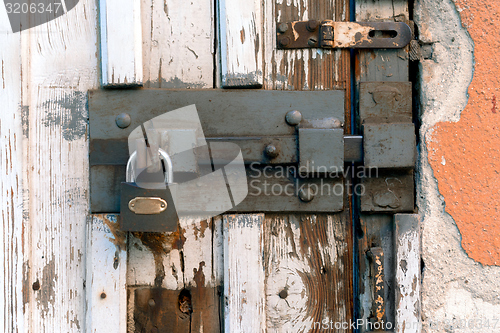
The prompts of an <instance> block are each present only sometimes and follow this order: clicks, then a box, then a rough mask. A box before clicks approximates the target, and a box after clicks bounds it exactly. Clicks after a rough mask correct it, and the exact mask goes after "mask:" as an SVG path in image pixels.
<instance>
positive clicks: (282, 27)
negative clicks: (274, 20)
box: [278, 22, 288, 34]
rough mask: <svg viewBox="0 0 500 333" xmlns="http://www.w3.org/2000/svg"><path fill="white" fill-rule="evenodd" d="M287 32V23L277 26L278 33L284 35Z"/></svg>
mask: <svg viewBox="0 0 500 333" xmlns="http://www.w3.org/2000/svg"><path fill="white" fill-rule="evenodd" d="M287 30H288V23H285V22H283V23H281V24H280V25H279V26H278V32H280V33H282V34H284V33H285V32H287Z"/></svg>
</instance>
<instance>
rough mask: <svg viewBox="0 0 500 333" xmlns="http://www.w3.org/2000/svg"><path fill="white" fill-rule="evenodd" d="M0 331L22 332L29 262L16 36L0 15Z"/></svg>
mask: <svg viewBox="0 0 500 333" xmlns="http://www.w3.org/2000/svg"><path fill="white" fill-rule="evenodd" d="M0 45H2V47H1V48H0V71H1V80H0V105H1V111H0V179H1V182H0V210H1V212H2V219H1V224H0V241H1V243H2V247H1V249H0V265H1V273H0V292H1V296H0V331H2V332H16V331H21V332H23V331H25V320H24V311H25V305H26V303H25V302H26V296H27V294H28V293H31V292H32V289H31V288H32V287H31V284H30V283H29V282H28V281H26V275H27V274H28V269H29V261H28V254H27V253H26V252H27V250H29V248H30V244H29V243H28V242H27V239H26V238H25V236H26V231H25V229H24V226H25V221H24V218H23V210H22V207H23V149H22V147H23V140H24V137H23V126H22V123H21V121H22V119H23V117H26V112H27V110H28V109H27V106H26V105H25V104H23V99H22V96H23V95H22V77H21V71H22V65H23V63H22V59H21V57H20V56H19V50H20V49H21V45H22V40H21V34H19V33H12V32H11V27H10V25H9V20H8V18H7V13H6V12H5V11H0Z"/></svg>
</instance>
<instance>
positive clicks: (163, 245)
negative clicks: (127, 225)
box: [132, 225, 186, 287]
mask: <svg viewBox="0 0 500 333" xmlns="http://www.w3.org/2000/svg"><path fill="white" fill-rule="evenodd" d="M185 233H186V230H185V229H183V228H181V227H180V226H179V225H177V230H176V231H175V232H172V233H156V232H133V233H132V235H134V237H136V238H138V239H140V240H141V242H142V244H144V246H146V247H147V248H148V249H149V250H150V251H151V253H152V254H153V258H154V262H155V280H154V285H155V287H161V286H162V284H163V280H164V279H165V276H166V273H165V265H164V264H163V256H164V255H165V254H168V253H170V251H171V250H172V249H177V250H182V248H183V247H184V243H185V242H186V237H185V235H184V234H185ZM182 260H183V258H182V251H181V265H182ZM181 268H182V267H181ZM182 271H184V269H183V268H182Z"/></svg>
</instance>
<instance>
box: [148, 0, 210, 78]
mask: <svg viewBox="0 0 500 333" xmlns="http://www.w3.org/2000/svg"><path fill="white" fill-rule="evenodd" d="M142 24H143V26H142V33H143V52H144V55H143V61H144V87H147V88H213V87H214V69H213V68H214V57H213V56H214V53H215V52H214V4H213V1H212V0H201V1H187V2H186V1H178V0H161V1H160V0H142Z"/></svg>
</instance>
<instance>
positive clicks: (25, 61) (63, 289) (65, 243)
mask: <svg viewBox="0 0 500 333" xmlns="http://www.w3.org/2000/svg"><path fill="white" fill-rule="evenodd" d="M97 34H98V32H97V3H96V2H95V1H93V0H80V2H79V3H78V4H77V5H76V6H75V8H74V9H72V10H71V11H69V12H68V13H66V14H65V15H63V16H61V17H59V18H58V19H56V20H53V21H50V22H48V23H45V24H43V25H40V26H37V27H34V28H31V29H29V30H26V31H23V32H21V40H22V41H23V46H22V48H21V53H20V57H21V59H22V71H21V70H19V71H17V70H15V71H14V70H12V71H13V74H12V75H14V73H15V75H19V76H20V77H22V80H23V83H22V98H23V102H22V104H21V105H23V106H24V107H23V110H24V112H23V113H24V116H23V117H22V120H23V129H24V131H23V134H24V139H23V144H25V146H24V153H25V156H24V158H23V163H24V164H25V166H24V174H23V191H24V200H23V217H24V231H23V234H24V244H25V245H24V247H25V249H26V250H25V251H26V252H25V253H24V256H25V262H24V277H23V280H24V288H23V302H24V316H25V325H24V330H25V331H28V332H40V333H44V332H81V331H84V330H85V329H86V327H85V325H86V319H85V318H86V311H87V310H86V306H85V303H86V291H85V285H86V283H87V281H86V280H85V271H86V267H85V266H86V231H87V217H88V208H89V207H88V203H89V198H88V186H89V172H88V170H89V165H88V150H89V147H88V143H87V142H88V141H87V133H88V124H87V118H88V112H87V91H88V90H89V89H96V88H97V87H98V66H99V65H98V57H97V55H98V48H97V38H98V35H97ZM11 52H12V50H11ZM14 52H18V51H14ZM17 56H18V57H19V53H17ZM5 68H7V66H6V67H5ZM10 68H12V67H10Z"/></svg>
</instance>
